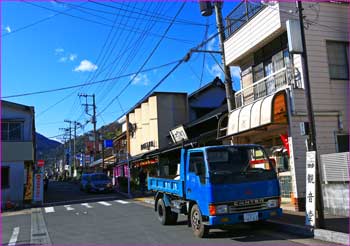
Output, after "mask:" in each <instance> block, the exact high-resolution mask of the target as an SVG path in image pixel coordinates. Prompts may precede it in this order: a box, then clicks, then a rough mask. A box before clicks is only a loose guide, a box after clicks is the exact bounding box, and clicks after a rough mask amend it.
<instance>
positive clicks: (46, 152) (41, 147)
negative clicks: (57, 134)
mask: <svg viewBox="0 0 350 246" xmlns="http://www.w3.org/2000/svg"><path fill="white" fill-rule="evenodd" d="M60 146H62V144H61V143H60V142H57V141H54V140H51V139H48V138H47V137H45V136H44V135H41V134H40V133H36V155H37V159H46V158H48V157H52V154H54V153H56V152H57V149H58V147H60Z"/></svg>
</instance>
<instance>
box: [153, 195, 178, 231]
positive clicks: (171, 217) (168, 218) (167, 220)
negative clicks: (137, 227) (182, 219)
mask: <svg viewBox="0 0 350 246" xmlns="http://www.w3.org/2000/svg"><path fill="white" fill-rule="evenodd" d="M157 215H158V220H159V221H160V223H162V225H171V224H175V223H176V221H177V217H178V215H177V213H174V212H172V211H171V210H170V208H169V207H166V206H165V204H164V201H163V199H159V200H158V202H157Z"/></svg>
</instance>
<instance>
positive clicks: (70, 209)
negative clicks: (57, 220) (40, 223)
mask: <svg viewBox="0 0 350 246" xmlns="http://www.w3.org/2000/svg"><path fill="white" fill-rule="evenodd" d="M63 207H65V208H66V209H67V210H68V211H72V210H74V208H72V207H71V206H70V205H64V206H63Z"/></svg>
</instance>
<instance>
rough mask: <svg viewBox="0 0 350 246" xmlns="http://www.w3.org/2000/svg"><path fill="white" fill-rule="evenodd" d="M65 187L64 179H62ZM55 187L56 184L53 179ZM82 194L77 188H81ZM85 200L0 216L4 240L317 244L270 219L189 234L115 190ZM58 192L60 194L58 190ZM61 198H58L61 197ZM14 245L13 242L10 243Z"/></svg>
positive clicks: (181, 220)
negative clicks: (275, 226) (286, 231)
mask: <svg viewBox="0 0 350 246" xmlns="http://www.w3.org/2000/svg"><path fill="white" fill-rule="evenodd" d="M61 185H62V189H65V188H63V187H67V186H69V185H67V184H61ZM57 186H60V184H58V183H57ZM79 194H80V193H79ZM80 195H82V197H83V198H84V199H82V200H81V201H77V199H74V203H72V202H71V201H67V202H66V204H63V205H47V206H45V207H42V208H37V209H28V210H23V211H19V212H16V213H5V214H3V216H2V233H3V235H2V243H3V244H4V245H8V244H9V243H10V242H11V243H14V242H15V243H17V244H40V243H42V244H45V243H52V244H153V245H155V244H158V245H159V244H168V245H169V244H213V245H214V244H215V245H219V244H256V245H271V244H284V245H288V244H289V245H295V244H307V245H309V244H320V243H322V242H320V241H316V240H313V239H307V238H301V237H298V236H295V235H292V234H283V233H281V232H278V231H274V230H273V229H271V228H270V229H269V226H268V224H264V225H263V226H251V225H249V224H244V225H237V226H234V227H232V229H231V230H230V231H223V230H213V231H211V233H210V236H209V238H205V239H199V238H196V237H194V236H193V234H192V231H191V228H189V227H187V225H186V221H185V218H184V217H180V218H179V221H178V224H177V225H173V226H162V225H161V224H160V223H159V222H158V220H157V219H156V216H155V213H154V211H153V207H152V206H151V205H149V204H145V203H142V202H139V201H136V200H132V199H124V198H122V197H120V196H119V197H118V195H117V194H114V197H115V199H112V198H108V199H107V200H104V199H101V198H103V197H104V195H102V196H99V195H92V196H93V197H94V198H96V197H97V198H100V199H99V200H98V201H94V202H86V199H85V198H86V196H89V195H88V194H85V196H84V194H80ZM59 196H60V195H59ZM61 202H62V201H61ZM12 245H14V244H12Z"/></svg>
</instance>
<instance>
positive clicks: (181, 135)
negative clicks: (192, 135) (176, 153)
mask: <svg viewBox="0 0 350 246" xmlns="http://www.w3.org/2000/svg"><path fill="white" fill-rule="evenodd" d="M169 133H170V136H171V138H172V140H173V142H174V143H180V142H182V141H186V140H188V137H187V134H186V131H185V128H184V127H183V126H179V127H176V128H174V129H172V130H170V131H169Z"/></svg>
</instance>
